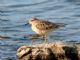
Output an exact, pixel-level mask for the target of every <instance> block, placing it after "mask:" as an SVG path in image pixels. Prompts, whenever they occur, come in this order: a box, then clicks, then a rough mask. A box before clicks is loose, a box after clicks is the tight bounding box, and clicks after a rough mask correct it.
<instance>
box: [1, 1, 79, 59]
mask: <svg viewBox="0 0 80 60" xmlns="http://www.w3.org/2000/svg"><path fill="white" fill-rule="evenodd" d="M79 12H80V0H35V1H34V0H1V1H0V37H1V39H0V58H1V60H6V59H9V58H12V59H13V58H14V60H17V59H16V56H15V54H16V50H17V49H18V48H19V47H20V46H22V45H31V43H32V42H31V41H32V38H33V37H31V36H32V35H30V34H35V32H33V31H32V30H31V28H30V26H29V25H26V23H27V21H28V19H29V18H31V17H33V16H37V17H39V18H43V19H45V18H46V19H49V20H50V21H51V22H56V23H65V24H67V26H65V27H64V28H62V29H59V30H56V31H54V32H52V34H53V35H52V36H50V38H49V41H50V42H52V41H64V42H68V43H79V42H80V41H79V40H80V37H79V36H80V28H79V27H80V18H79V17H80V13H79ZM25 36H26V38H25ZM29 36H30V37H31V38H29ZM8 37H10V38H8ZM42 42H43V41H41V40H40V39H38V40H37V41H36V42H34V43H33V44H36V43H42ZM12 55H13V56H12ZM8 57H9V58H8Z"/></svg>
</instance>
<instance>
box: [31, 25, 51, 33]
mask: <svg viewBox="0 0 80 60" xmlns="http://www.w3.org/2000/svg"><path fill="white" fill-rule="evenodd" d="M32 30H33V31H34V32H36V33H37V34H48V33H50V32H51V31H48V30H39V29H37V28H36V27H35V26H32Z"/></svg>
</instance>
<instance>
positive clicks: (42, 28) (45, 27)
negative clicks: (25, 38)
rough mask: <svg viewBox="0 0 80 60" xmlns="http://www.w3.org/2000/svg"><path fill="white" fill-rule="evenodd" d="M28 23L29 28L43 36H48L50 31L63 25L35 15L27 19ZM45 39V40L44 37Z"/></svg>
mask: <svg viewBox="0 0 80 60" xmlns="http://www.w3.org/2000/svg"><path fill="white" fill-rule="evenodd" d="M29 24H30V25H31V28H32V30H33V31H34V32H36V33H37V34H40V35H43V36H44V37H48V34H49V32H52V31H54V30H55V29H58V28H59V27H63V25H60V24H57V23H52V22H50V21H47V20H43V19H38V18H36V17H34V18H31V19H30V20H29ZM45 41H47V40H46V38H45Z"/></svg>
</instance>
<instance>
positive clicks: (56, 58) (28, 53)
mask: <svg viewBox="0 0 80 60" xmlns="http://www.w3.org/2000/svg"><path fill="white" fill-rule="evenodd" d="M16 55H17V58H18V59H19V60H80V45H79V44H78V45H74V44H65V43H62V42H52V43H42V44H36V45H32V46H22V47H20V48H19V49H18V50H17V53H16Z"/></svg>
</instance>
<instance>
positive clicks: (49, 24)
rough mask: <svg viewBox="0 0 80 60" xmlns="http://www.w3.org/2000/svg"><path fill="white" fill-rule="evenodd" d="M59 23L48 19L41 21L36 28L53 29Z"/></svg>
mask: <svg viewBox="0 0 80 60" xmlns="http://www.w3.org/2000/svg"><path fill="white" fill-rule="evenodd" d="M57 27H58V25H57V24H55V23H52V22H48V21H40V22H39V23H38V24H37V25H36V28H37V29H40V30H51V29H55V28H57Z"/></svg>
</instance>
